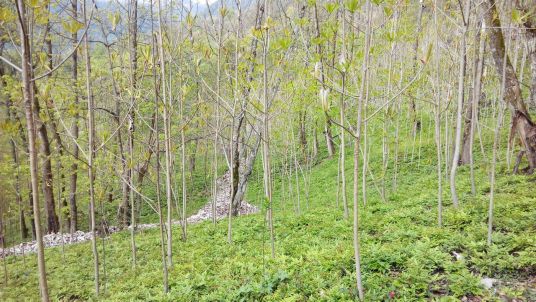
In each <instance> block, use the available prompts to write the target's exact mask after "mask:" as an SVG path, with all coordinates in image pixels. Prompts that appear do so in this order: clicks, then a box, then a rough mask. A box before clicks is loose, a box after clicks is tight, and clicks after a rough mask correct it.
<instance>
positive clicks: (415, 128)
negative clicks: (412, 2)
mask: <svg viewBox="0 0 536 302" xmlns="http://www.w3.org/2000/svg"><path fill="white" fill-rule="evenodd" d="M423 9H424V3H423V0H419V11H418V14H417V31H416V37H415V43H414V44H413V74H415V73H416V72H417V64H418V55H419V36H420V34H421V31H422V12H423ZM410 114H411V120H412V123H413V126H412V128H411V129H412V130H411V133H412V137H413V139H415V136H416V135H417V131H419V130H420V128H421V121H420V120H419V119H418V118H417V106H416V104H415V99H414V98H411V100H410ZM412 159H413V157H412Z"/></svg>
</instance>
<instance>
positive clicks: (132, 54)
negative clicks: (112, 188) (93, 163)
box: [124, 0, 138, 267]
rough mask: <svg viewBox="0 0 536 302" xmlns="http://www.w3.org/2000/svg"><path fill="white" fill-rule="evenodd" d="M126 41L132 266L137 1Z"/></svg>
mask: <svg viewBox="0 0 536 302" xmlns="http://www.w3.org/2000/svg"><path fill="white" fill-rule="evenodd" d="M128 42H129V51H128V54H129V59H130V66H129V67H130V109H129V111H128V155H129V165H128V167H129V171H128V175H127V177H128V178H127V179H125V180H124V181H125V182H127V183H128V186H129V188H130V189H129V191H130V250H131V257H132V266H133V267H135V266H136V235H135V234H136V204H135V201H136V199H135V198H134V190H133V189H132V188H133V187H134V186H133V185H134V183H133V181H132V180H133V179H134V122H135V121H134V106H135V103H136V89H137V73H136V69H137V68H138V52H137V42H138V1H137V0H131V1H130V3H129V18H128Z"/></svg>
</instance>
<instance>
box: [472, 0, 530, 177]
mask: <svg viewBox="0 0 536 302" xmlns="http://www.w3.org/2000/svg"><path fill="white" fill-rule="evenodd" d="M482 9H483V11H484V12H485V14H484V16H485V22H486V28H487V29H488V30H489V38H490V39H489V45H490V49H491V54H492V56H493V60H494V61H495V68H496V70H497V74H498V75H503V76H504V82H505V85H504V89H505V90H504V92H503V94H504V97H503V100H504V102H506V103H507V104H509V105H510V107H512V108H513V109H514V111H515V114H514V117H516V116H518V117H520V119H521V120H520V121H519V122H516V121H517V120H516V119H515V118H514V123H513V124H512V130H514V129H515V131H516V132H517V134H518V135H519V137H520V139H521V142H522V144H523V147H524V149H525V150H524V152H525V154H526V156H527V159H528V162H529V168H528V173H533V172H534V170H535V169H536V130H535V126H534V123H533V122H532V120H531V118H530V115H529V113H528V111H527V106H526V105H525V102H524V101H523V98H522V95H521V87H520V85H519V82H518V80H517V75H516V72H515V70H514V68H513V66H512V63H511V62H510V59H509V57H508V54H507V53H506V48H505V44H504V36H503V33H502V29H501V20H500V17H499V16H500V15H499V13H498V12H497V8H496V3H495V0H487V1H485V2H484V3H483V7H482Z"/></svg>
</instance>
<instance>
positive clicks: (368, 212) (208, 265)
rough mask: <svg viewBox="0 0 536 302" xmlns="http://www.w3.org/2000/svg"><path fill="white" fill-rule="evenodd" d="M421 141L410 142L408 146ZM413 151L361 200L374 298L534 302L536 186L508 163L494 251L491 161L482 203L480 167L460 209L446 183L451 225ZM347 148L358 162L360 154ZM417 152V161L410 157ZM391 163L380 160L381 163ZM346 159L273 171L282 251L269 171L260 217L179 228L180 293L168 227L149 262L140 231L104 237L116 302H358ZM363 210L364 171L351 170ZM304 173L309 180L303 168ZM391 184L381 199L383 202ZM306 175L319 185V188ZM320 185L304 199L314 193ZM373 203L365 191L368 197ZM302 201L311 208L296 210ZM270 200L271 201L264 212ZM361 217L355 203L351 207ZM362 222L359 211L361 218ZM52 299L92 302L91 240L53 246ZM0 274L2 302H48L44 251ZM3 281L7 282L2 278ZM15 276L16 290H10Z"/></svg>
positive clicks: (148, 233) (149, 234)
mask: <svg viewBox="0 0 536 302" xmlns="http://www.w3.org/2000/svg"><path fill="white" fill-rule="evenodd" d="M408 146H411V145H408ZM428 146H431V147H427V148H422V150H421V149H420V148H419V149H418V151H417V150H415V152H411V151H410V150H411V147H407V148H406V147H405V146H401V154H400V162H399V170H398V171H397V183H396V190H395V189H394V185H393V183H394V182H393V176H394V165H393V164H390V167H389V169H388V170H387V171H386V174H385V175H386V177H385V178H384V177H382V175H381V174H382V173H381V160H380V161H379V162H376V161H374V162H372V161H371V171H372V172H373V173H374V175H375V181H373V180H372V178H369V179H368V186H367V188H368V192H367V196H368V199H367V204H366V205H362V199H361V198H360V206H361V208H360V211H359V218H360V233H359V234H360V242H361V254H362V255H361V265H362V271H363V284H364V288H365V296H366V299H367V301H386V300H390V299H393V298H394V299H398V300H401V301H422V300H441V301H460V300H461V301H536V219H535V217H536V190H534V188H535V186H536V183H535V182H536V179H535V177H534V176H525V175H511V174H510V173H509V172H508V169H507V168H506V167H505V166H503V165H500V166H499V167H498V169H497V173H498V175H497V183H496V191H495V210H494V230H493V244H492V245H491V246H490V247H488V246H487V244H486V234H487V212H488V202H489V192H490V186H489V178H488V173H489V165H487V164H486V163H485V161H484V160H482V159H480V158H477V160H478V162H481V163H482V164H480V165H479V166H477V167H476V169H475V176H476V189H477V190H476V194H475V195H472V194H471V186H470V182H469V169H468V167H465V166H464V167H460V168H459V172H458V178H457V179H458V182H457V188H458V193H459V197H460V207H459V208H458V209H455V208H454V207H453V206H452V204H451V202H450V195H449V191H448V184H447V183H444V192H443V200H444V212H443V222H444V223H443V226H442V227H438V225H437V178H436V166H435V160H434V154H435V153H434V152H435V150H434V147H433V140H432V139H431V137H430V140H429V142H428ZM350 152H351V150H349V153H348V154H349V156H351V155H350V154H351V153H350ZM413 153H414V156H411V154H413ZM374 156H375V157H371V158H380V159H381V154H374ZM337 162H338V161H337V158H333V159H325V160H322V161H319V162H318V164H317V165H316V166H314V167H313V168H312V169H311V174H310V176H307V175H303V174H299V175H298V176H299V177H298V178H297V181H298V182H299V183H300V191H299V195H298V194H297V193H298V192H297V191H296V183H295V182H294V181H295V180H296V179H295V178H294V177H292V178H291V179H292V181H293V183H291V185H290V186H289V183H288V179H289V178H288V176H287V175H280V174H278V172H275V173H274V205H273V207H274V227H275V238H276V241H275V249H276V250H275V254H276V256H275V257H274V258H272V257H271V256H270V242H269V238H270V236H269V232H268V230H267V227H266V226H267V224H266V221H265V219H264V217H265V215H264V213H265V210H266V205H265V203H264V202H263V201H264V197H263V182H262V174H261V173H257V172H256V173H254V174H253V175H252V180H251V184H250V187H249V190H248V194H247V196H246V199H247V200H248V201H249V202H250V203H252V204H255V205H257V206H258V207H259V209H260V213H258V214H253V215H248V216H243V217H239V218H236V219H233V221H232V227H233V243H232V244H229V243H228V242H227V228H228V221H227V220H226V219H223V220H221V221H220V222H218V223H217V224H216V225H213V224H212V222H210V221H206V222H201V223H197V224H193V225H191V226H189V228H188V239H187V241H181V238H180V236H181V235H180V233H181V232H180V226H177V227H176V228H175V229H174V232H173V238H174V241H173V260H174V262H173V265H172V267H171V268H170V275H169V283H170V292H169V294H167V295H166V294H164V293H163V290H162V264H161V255H160V247H159V245H160V239H159V238H160V236H159V232H158V230H157V229H146V230H140V231H139V232H138V234H137V236H136V244H137V255H138V261H137V263H138V265H137V266H136V267H135V268H132V265H131V259H130V234H129V232H128V231H126V232H117V233H115V234H112V235H111V236H110V237H109V238H108V239H107V240H99V252H100V255H101V258H100V260H101V280H100V281H101V286H102V290H101V292H102V293H101V295H100V296H99V298H98V300H104V301H260V300H262V301H319V300H320V301H353V300H355V299H356V291H355V274H354V258H353V248H352V222H351V219H350V220H349V219H344V217H343V210H342V202H341V198H338V199H337V196H339V195H340V194H337V191H338V186H337V174H338V171H337V166H338V164H337ZM345 168H346V170H347V175H348V184H349V185H348V187H349V190H348V197H349V202H350V204H352V201H351V196H352V194H351V187H352V186H351V182H352V163H351V161H348V162H347V166H346V167H345ZM304 172H305V171H304ZM382 178H384V179H385V182H386V184H387V196H386V198H385V200H383V199H382V198H381V196H380V194H379V193H378V191H379V188H381V185H382ZM304 180H308V184H309V185H307V186H305V185H304V184H305V183H304ZM306 187H307V188H308V190H305V188H306ZM360 196H361V194H360ZM298 203H299V209H300V210H299V212H298ZM262 205H264V206H262ZM350 208H351V207H350ZM349 214H350V217H352V211H351V210H350V213H349ZM45 255H46V260H47V262H46V264H47V271H48V280H49V288H50V293H51V297H52V299H53V300H65V301H70V300H92V299H96V297H95V296H94V292H93V288H94V287H93V258H92V253H91V247H90V245H89V243H87V242H86V243H81V244H75V245H71V246H66V247H65V249H64V251H62V249H61V248H59V247H56V248H49V249H46V251H45ZM2 266H4V267H5V270H7V275H5V274H6V273H5V271H4V269H3V268H1V267H0V300H1V301H19V300H36V299H37V298H38V296H39V292H38V280H37V265H36V260H35V255H27V256H25V257H17V256H9V257H6V259H5V262H4V263H3V264H2ZM4 276H6V277H5V279H4ZM5 280H7V284H6V281H5Z"/></svg>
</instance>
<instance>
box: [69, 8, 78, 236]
mask: <svg viewBox="0 0 536 302" xmlns="http://www.w3.org/2000/svg"><path fill="white" fill-rule="evenodd" d="M71 7H72V15H73V16H72V18H73V19H74V20H76V19H77V17H78V0H71ZM72 39H73V45H74V43H76V41H78V34H77V32H74V33H73V34H72ZM71 77H72V85H73V90H74V99H73V103H74V106H75V107H76V108H77V110H75V114H74V117H73V124H72V126H71V133H70V134H71V135H72V137H73V140H75V141H76V140H78V132H79V131H78V119H79V116H80V114H79V113H78V105H79V100H78V52H77V51H75V52H74V53H73V56H72V70H71ZM78 152H79V150H78V145H77V144H76V143H74V144H73V150H72V156H73V158H74V160H73V163H72V165H71V175H70V180H69V222H70V223H69V230H70V232H71V233H74V232H76V231H77V230H78V207H77V204H76V194H77V192H76V189H77V180H78V162H77V161H78Z"/></svg>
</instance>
